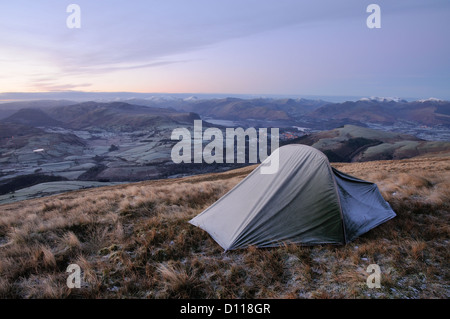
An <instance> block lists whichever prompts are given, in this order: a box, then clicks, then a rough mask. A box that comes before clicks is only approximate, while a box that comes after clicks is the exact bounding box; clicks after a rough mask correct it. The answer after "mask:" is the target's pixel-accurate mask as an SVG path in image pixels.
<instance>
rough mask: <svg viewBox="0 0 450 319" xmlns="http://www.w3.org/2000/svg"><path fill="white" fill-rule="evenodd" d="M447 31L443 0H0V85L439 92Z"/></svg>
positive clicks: (448, 95) (449, 66) (443, 87)
mask: <svg viewBox="0 0 450 319" xmlns="http://www.w3.org/2000/svg"><path fill="white" fill-rule="evenodd" d="M72 3H73V4H78V5H79V7H80V9H81V15H80V18H81V20H80V21H81V27H80V28H68V26H67V23H66V22H67V19H68V17H69V16H70V14H71V13H67V12H66V9H67V7H68V6H69V5H70V4H72ZM371 3H376V4H378V5H379V6H380V8H381V28H373V29H370V28H368V26H367V23H366V20H367V18H368V17H369V15H370V14H371V13H367V12H366V9H367V6H368V5H369V4H371ZM449 34H450V1H448V0H396V1H389V0H370V1H364V0H340V1H338V0H314V1H312V0H308V1H307V0H292V1H291V0H214V1H211V0H164V1H162V0H158V1H152V0H129V1H124V0H122V1H118V0H96V1H92V0H91V1H88V0H70V1H63V0H40V1H33V0H26V1H25V0H14V1H12V0H8V1H6V0H5V1H1V3H0V93H2V92H53V91H71V90H73V91H87V92H141V93H145V92H148V93H152V92H155V93H233V94H261V95H264V94H278V95H283V94H286V95H292V94H295V95H302V94H304V95H323V96H327V95H333V96H341V95H349V96H350V95H352V96H385V97H394V96H395V97H403V98H410V97H416V98H429V97H435V98H441V99H450V58H449V57H450V41H449Z"/></svg>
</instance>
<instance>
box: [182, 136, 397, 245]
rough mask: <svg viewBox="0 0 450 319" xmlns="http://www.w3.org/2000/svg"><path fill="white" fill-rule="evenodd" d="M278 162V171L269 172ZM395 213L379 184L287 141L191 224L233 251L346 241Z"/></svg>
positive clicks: (309, 149)
mask: <svg viewBox="0 0 450 319" xmlns="http://www.w3.org/2000/svg"><path fill="white" fill-rule="evenodd" d="M275 155H276V156H277V158H275ZM274 160H277V163H278V164H279V165H278V170H277V171H276V173H273V174H264V171H263V170H264V168H265V167H266V169H267V166H268V165H269V164H270V165H271V163H273V161H274ZM393 217H395V213H394V211H393V210H392V209H391V207H390V206H389V204H388V203H387V202H386V201H385V200H384V199H383V197H382V196H381V194H380V192H379V190H378V187H377V185H376V184H374V183H371V182H367V181H363V180H361V179H358V178H355V177H352V176H350V175H347V174H344V173H342V172H340V171H338V170H337V169H335V168H333V167H331V165H330V163H329V162H328V159H327V157H326V156H325V155H324V154H323V153H322V152H320V151H319V150H316V149H315V148H313V147H309V146H305V145H286V146H283V147H280V148H279V149H277V150H276V151H275V152H273V153H272V154H271V156H269V157H268V158H267V159H266V160H265V161H264V162H263V163H261V165H259V166H258V167H257V168H256V169H255V170H253V172H252V173H250V174H249V175H248V176H247V177H246V178H245V179H243V180H242V181H241V182H240V183H239V184H237V185H236V186H235V187H234V188H232V189H231V190H230V191H229V192H228V193H227V194H225V195H224V196H222V197H221V198H220V199H219V200H218V201H216V202H215V203H214V204H213V205H211V206H210V207H208V208H207V209H206V210H204V211H203V212H202V213H200V214H199V215H197V216H196V217H195V218H193V219H192V220H190V223H191V224H193V225H195V226H198V227H200V228H202V229H204V230H205V231H207V232H208V233H209V234H210V235H211V236H212V237H213V238H214V240H215V241H217V243H218V244H219V245H220V246H222V247H223V248H224V249H225V250H233V249H238V248H245V247H248V246H256V247H275V246H279V245H282V244H283V243H296V244H307V245H311V244H325V243H331V244H346V243H347V242H350V241H352V240H354V239H355V238H357V237H358V236H360V235H362V234H364V233H366V232H367V231H369V230H370V229H372V228H374V227H376V226H378V225H380V224H382V223H384V222H386V221H387V220H389V219H391V218H393Z"/></svg>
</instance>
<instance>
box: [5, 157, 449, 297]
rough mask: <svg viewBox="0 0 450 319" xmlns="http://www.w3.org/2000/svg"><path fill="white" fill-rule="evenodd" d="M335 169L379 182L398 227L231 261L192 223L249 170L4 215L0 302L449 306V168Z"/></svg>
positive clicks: (128, 188)
mask: <svg viewBox="0 0 450 319" xmlns="http://www.w3.org/2000/svg"><path fill="white" fill-rule="evenodd" d="M334 166H335V167H337V168H338V169H340V170H342V171H344V172H347V173H349V174H352V175H354V176H357V177H360V178H362V179H366V180H370V181H373V182H376V183H377V185H378V186H379V188H380V191H381V193H382V195H383V196H384V198H385V199H386V200H388V201H389V203H390V205H391V206H392V208H393V209H394V210H395V212H396V213H397V217H396V218H394V219H393V220H391V221H389V222H387V223H385V224H383V225H381V226H379V227H377V228H376V229H374V230H372V231H370V232H369V233H367V234H365V235H364V236H362V237H360V238H358V239H357V240H355V241H354V242H352V243H350V244H348V245H345V246H331V245H321V246H312V247H309V246H299V245H289V244H286V245H285V246H283V247H279V248H273V249H257V248H255V247H250V248H248V249H244V250H238V251H231V252H227V253H226V254H224V253H223V250H222V248H221V247H220V246H219V245H217V243H216V242H214V240H212V239H211V237H210V236H209V235H208V234H207V233H206V232H204V231H202V230H201V229H199V228H197V227H194V226H192V225H190V224H188V220H189V219H191V218H192V217H194V216H196V215H197V214H199V213H200V212H201V211H202V210H203V209H205V208H206V207H208V206H209V205H211V204H212V203H214V202H215V201H216V200H217V199H218V198H220V197H221V196H222V195H224V194H225V193H226V192H227V191H228V190H229V189H231V188H232V187H233V186H234V185H236V184H237V183H238V182H239V181H240V180H241V179H242V178H244V177H245V176H246V175H247V174H248V173H249V172H250V171H251V170H252V169H253V167H247V168H242V169H238V170H235V171H230V172H226V173H220V174H207V175H201V176H195V177H189V178H184V179H175V180H161V181H150V182H142V183H136V184H129V185H121V186H114V187H106V188H99V189H91V190H85V191H77V192H71V193H66V194H62V195H57V196H53V197H47V198H42V199H33V200H29V201H23V202H18V203H13V204H7V205H2V206H0V298H448V297H449V269H448V261H449V260H450V258H449V257H450V256H449V249H448V244H449V233H450V226H449V212H450V161H449V159H448V158H439V157H437V158H433V159H410V160H401V161H379V162H366V163H350V164H336V165H334ZM373 263H376V264H378V265H379V266H380V267H381V271H382V273H381V276H382V277H381V285H382V287H381V288H380V289H369V288H368V287H367V285H366V279H367V276H368V275H369V273H367V272H366V269H367V266H368V265H370V264H373ZM70 264H78V265H79V266H80V268H81V269H82V287H81V288H80V289H69V288H67V286H66V279H67V276H68V273H66V268H67V266H68V265H70Z"/></svg>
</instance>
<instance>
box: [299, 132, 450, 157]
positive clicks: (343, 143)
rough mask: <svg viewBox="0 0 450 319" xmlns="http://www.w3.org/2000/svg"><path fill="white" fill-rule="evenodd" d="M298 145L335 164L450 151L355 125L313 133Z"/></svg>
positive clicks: (449, 144)
mask: <svg viewBox="0 0 450 319" xmlns="http://www.w3.org/2000/svg"><path fill="white" fill-rule="evenodd" d="M297 143H299V144H306V145H309V146H313V147H315V148H317V149H319V150H320V151H322V152H323V153H325V155H327V156H328V158H329V160H330V161H333V162H366V161H373V160H390V159H404V158H411V157H415V156H421V155H424V154H428V155H430V154H433V153H439V152H448V151H449V150H450V142H432V141H424V140H421V139H419V138H417V137H414V136H411V135H406V134H400V133H394V132H384V131H379V130H373V129H369V128H365V127H359V126H355V125H345V126H343V127H340V128H336V129H333V130H329V131H323V132H318V133H313V134H310V135H307V136H304V137H301V138H299V139H298V140H297Z"/></svg>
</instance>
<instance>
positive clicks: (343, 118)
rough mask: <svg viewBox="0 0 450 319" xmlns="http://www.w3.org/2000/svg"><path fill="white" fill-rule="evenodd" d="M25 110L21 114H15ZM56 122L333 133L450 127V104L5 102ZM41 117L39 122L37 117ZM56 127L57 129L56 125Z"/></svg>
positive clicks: (17, 118) (10, 109)
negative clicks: (277, 127)
mask: <svg viewBox="0 0 450 319" xmlns="http://www.w3.org/2000/svg"><path fill="white" fill-rule="evenodd" d="M20 109H25V110H22V111H21V113H19V114H14V112H17V111H18V110H20ZM31 109H40V110H42V111H44V112H45V113H46V114H47V115H48V116H49V117H50V118H51V119H53V120H54V121H58V122H54V123H53V124H58V123H64V124H65V125H68V126H69V127H70V128H77V129H80V128H83V129H85V128H89V127H93V126H99V127H102V128H114V129H117V128H119V129H123V130H129V129H133V127H134V128H135V127H143V126H146V125H157V124H158V123H178V122H179V123H186V122H192V120H193V119H197V118H200V117H201V118H204V119H208V118H210V119H222V120H232V121H252V120H259V121H265V122H271V121H276V122H278V123H281V124H283V123H284V125H286V126H289V125H307V126H310V127H313V128H316V129H327V128H328V129H332V128H334V127H337V126H341V125H345V124H356V125H362V126H364V125H365V124H367V123H380V124H395V123H399V122H411V123H416V124H418V125H428V126H434V125H444V126H447V127H450V102H449V101H443V100H438V99H427V100H418V101H409V102H408V101H406V100H403V99H397V98H363V99H360V100H357V101H346V102H342V103H330V102H327V101H324V100H321V99H303V98H298V99H272V98H254V99H243V98H235V97H228V98H215V99H197V98H194V97H190V98H163V97H157V98H148V99H139V98H131V99H128V100H127V101H126V102H123V101H121V102H83V103H76V102H70V101H67V100H59V101H48V100H43V101H32V102H13V103H4V104H0V119H3V121H7V122H13V123H21V122H23V123H22V124H26V123H27V122H29V121H30V120H31V122H33V121H34V122H36V123H35V124H36V125H37V122H39V121H40V122H42V121H43V122H45V121H48V123H49V124H50V123H51V121H52V120H51V119H49V118H47V120H46V119H45V116H44V115H43V114H40V115H38V114H37V113H35V114H33V113H32V112H31ZM35 117H36V118H35ZM53 124H52V125H53Z"/></svg>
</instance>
